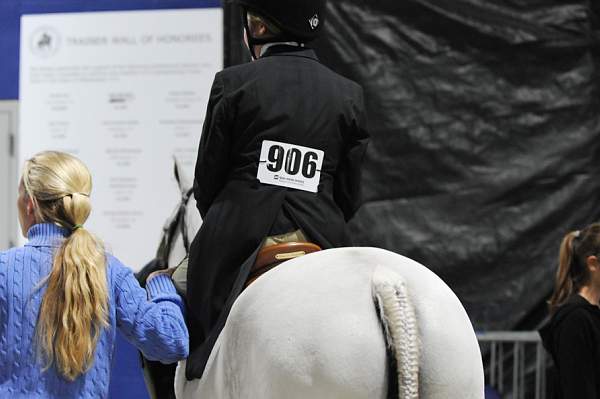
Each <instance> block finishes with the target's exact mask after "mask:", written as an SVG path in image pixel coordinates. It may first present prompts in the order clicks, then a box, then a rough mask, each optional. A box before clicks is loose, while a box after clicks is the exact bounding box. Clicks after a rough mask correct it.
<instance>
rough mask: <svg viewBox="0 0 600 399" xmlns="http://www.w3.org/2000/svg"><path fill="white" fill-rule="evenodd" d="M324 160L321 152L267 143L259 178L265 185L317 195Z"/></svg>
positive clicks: (297, 146)
mask: <svg viewBox="0 0 600 399" xmlns="http://www.w3.org/2000/svg"><path fill="white" fill-rule="evenodd" d="M324 158H325V153H324V152H323V151H321V150H315V149H313V148H308V147H302V146H299V145H294V144H287V143H280V142H278V141H270V140H265V141H263V143H262V149H261V151H260V163H259V164H258V174H257V175H256V178H257V179H258V180H259V181H260V182H261V183H263V184H272V185H275V186H282V187H290V188H295V189H298V190H304V191H310V192H313V193H316V192H317V191H318V189H319V182H320V181H321V167H322V166H323V159H324Z"/></svg>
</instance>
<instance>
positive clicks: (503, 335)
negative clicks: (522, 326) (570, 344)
mask: <svg viewBox="0 0 600 399" xmlns="http://www.w3.org/2000/svg"><path fill="white" fill-rule="evenodd" d="M477 339H478V340H479V347H480V348H481V353H482V355H483V359H484V366H485V375H486V385H488V386H491V387H492V388H494V389H496V390H497V391H498V392H499V393H500V394H501V395H502V398H504V399H509V398H511V399H546V352H545V350H544V347H543V346H542V342H541V339H540V336H539V334H538V333H537V332H508V331H506V332H504V331H498V332H486V333H478V334H477Z"/></svg>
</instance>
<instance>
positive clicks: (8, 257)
mask: <svg viewBox="0 0 600 399" xmlns="http://www.w3.org/2000/svg"><path fill="white" fill-rule="evenodd" d="M28 250H31V247H26V246H24V247H13V248H9V249H7V250H4V251H0V264H2V265H5V264H9V265H12V264H15V263H18V262H22V261H23V260H24V259H25V256H24V255H25V253H26V252H27V251H28Z"/></svg>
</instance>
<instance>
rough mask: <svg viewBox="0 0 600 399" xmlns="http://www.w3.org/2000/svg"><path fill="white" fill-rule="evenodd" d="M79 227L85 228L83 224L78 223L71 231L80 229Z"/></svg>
mask: <svg viewBox="0 0 600 399" xmlns="http://www.w3.org/2000/svg"><path fill="white" fill-rule="evenodd" d="M79 229H83V225H82V224H76V225H75V226H73V228H72V229H71V231H75V230H79Z"/></svg>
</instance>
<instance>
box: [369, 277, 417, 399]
mask: <svg viewBox="0 0 600 399" xmlns="http://www.w3.org/2000/svg"><path fill="white" fill-rule="evenodd" d="M372 289H373V298H374V300H375V305H376V306H377V309H378V314H379V319H380V321H381V323H382V325H383V329H384V331H385V340H386V344H387V346H388V358H389V359H390V366H391V367H390V373H389V389H388V399H396V398H398V399H418V398H419V352H420V351H419V346H420V342H419V332H418V328H417V318H416V315H415V309H414V307H413V305H412V302H411V299H410V295H409V292H408V289H407V286H406V282H405V280H404V278H403V277H402V276H400V275H399V274H398V273H395V272H392V271H390V270H389V269H385V268H383V267H378V268H376V269H375V272H374V273H373V279H372ZM390 355H391V356H390ZM394 371H395V372H396V373H397V377H398V378H397V380H396V379H395V378H393V374H394Z"/></svg>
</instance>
